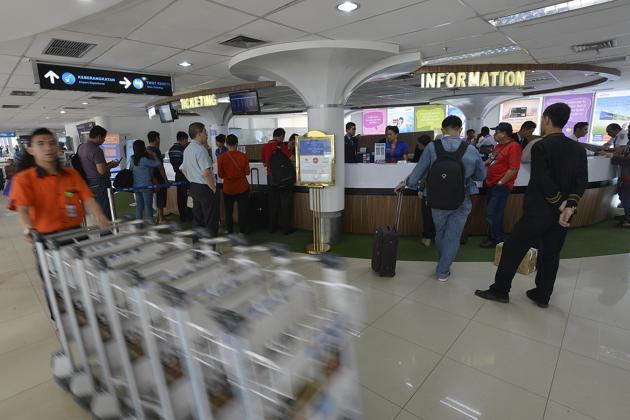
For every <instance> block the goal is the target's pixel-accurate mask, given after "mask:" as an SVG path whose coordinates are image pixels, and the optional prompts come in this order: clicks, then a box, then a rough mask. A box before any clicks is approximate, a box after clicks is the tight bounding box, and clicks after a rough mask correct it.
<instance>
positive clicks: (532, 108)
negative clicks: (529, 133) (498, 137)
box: [499, 98, 541, 134]
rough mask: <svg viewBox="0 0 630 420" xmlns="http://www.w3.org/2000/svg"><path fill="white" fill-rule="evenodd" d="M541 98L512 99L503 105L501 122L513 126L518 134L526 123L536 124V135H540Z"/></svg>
mask: <svg viewBox="0 0 630 420" xmlns="http://www.w3.org/2000/svg"><path fill="white" fill-rule="evenodd" d="M540 102H541V100H540V98H531V99H529V98H528V99H512V100H509V101H505V102H503V103H502V104H501V113H500V118H499V122H507V123H510V124H512V129H513V130H514V132H517V131H519V130H520V129H521V125H523V123H524V122H525V121H533V122H535V123H536V126H537V127H536V131H534V134H539V133H540V114H541V111H540Z"/></svg>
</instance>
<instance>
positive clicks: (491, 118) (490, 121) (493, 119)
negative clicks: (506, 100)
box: [482, 105, 501, 127]
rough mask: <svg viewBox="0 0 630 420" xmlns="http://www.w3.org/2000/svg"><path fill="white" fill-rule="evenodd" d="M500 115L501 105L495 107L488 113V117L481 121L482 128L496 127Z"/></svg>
mask: <svg viewBox="0 0 630 420" xmlns="http://www.w3.org/2000/svg"><path fill="white" fill-rule="evenodd" d="M500 114H501V105H497V106H495V107H494V108H492V109H491V110H490V112H488V115H486V117H485V118H484V119H483V123H482V127H483V126H486V127H496V126H497V125H498V124H499V122H500V121H499V118H500V116H501V115H500Z"/></svg>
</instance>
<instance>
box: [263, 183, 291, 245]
mask: <svg viewBox="0 0 630 420" xmlns="http://www.w3.org/2000/svg"><path fill="white" fill-rule="evenodd" d="M267 185H269V184H267ZM292 217H293V186H290V187H275V186H272V185H270V186H269V230H270V231H271V232H275V231H276V230H278V227H279V228H280V229H282V232H284V233H289V232H291V218H292Z"/></svg>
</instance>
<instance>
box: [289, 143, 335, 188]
mask: <svg viewBox="0 0 630 420" xmlns="http://www.w3.org/2000/svg"><path fill="white" fill-rule="evenodd" d="M295 152H296V156H295V161H296V164H297V168H296V169H297V184H298V185H301V186H306V187H328V186H332V185H335V136H334V135H326V134H324V133H322V132H319V131H309V132H308V133H307V134H306V135H305V136H303V137H298V139H297V145H296V148H295Z"/></svg>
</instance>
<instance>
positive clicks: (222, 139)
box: [214, 134, 225, 143]
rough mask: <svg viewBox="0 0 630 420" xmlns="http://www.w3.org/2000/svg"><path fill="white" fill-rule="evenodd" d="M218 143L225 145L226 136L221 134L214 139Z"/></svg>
mask: <svg viewBox="0 0 630 420" xmlns="http://www.w3.org/2000/svg"><path fill="white" fill-rule="evenodd" d="M214 141H215V142H217V143H225V134H219V135H217V136H216V137H215V138H214Z"/></svg>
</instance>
